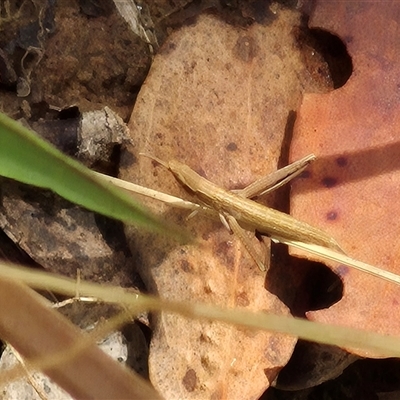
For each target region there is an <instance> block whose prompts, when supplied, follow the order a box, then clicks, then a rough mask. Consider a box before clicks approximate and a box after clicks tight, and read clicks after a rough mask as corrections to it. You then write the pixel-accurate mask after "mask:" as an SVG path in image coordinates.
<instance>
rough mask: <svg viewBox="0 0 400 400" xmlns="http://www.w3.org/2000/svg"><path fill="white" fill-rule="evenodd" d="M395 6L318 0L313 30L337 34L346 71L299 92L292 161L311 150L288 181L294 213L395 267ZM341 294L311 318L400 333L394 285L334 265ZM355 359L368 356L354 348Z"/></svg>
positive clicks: (399, 227)
mask: <svg viewBox="0 0 400 400" xmlns="http://www.w3.org/2000/svg"><path fill="white" fill-rule="evenodd" d="M399 17H400V5H399V3H397V2H384V3H374V2H372V3H371V2H340V3H332V2H324V1H319V2H317V5H316V9H315V12H314V14H313V15H312V18H311V20H310V25H311V26H312V27H317V28H322V29H325V30H328V31H330V32H332V33H333V34H337V35H338V36H339V37H340V38H341V39H342V40H343V41H344V42H345V43H346V44H347V47H348V51H349V53H350V55H351V56H352V59H353V65H354V72H353V74H352V76H351V78H350V79H349V81H348V82H347V83H346V85H345V86H344V87H342V88H340V89H339V90H336V91H334V92H331V93H329V94H323V95H319V94H312V95H311V94H308V95H306V96H305V97H304V99H303V103H302V105H301V108H300V111H299V115H298V119H297V123H296V126H295V132H294V141H293V146H292V158H293V159H297V158H298V157H300V156H302V155H305V154H308V153H310V152H313V153H315V154H316V155H317V158H318V159H319V160H317V162H316V163H314V165H313V167H312V170H311V173H310V176H309V179H303V180H302V181H301V184H298V185H295V186H294V198H293V203H292V210H293V215H294V216H295V217H296V218H299V219H303V220H306V221H308V222H309V223H311V224H313V225H316V226H318V227H320V228H323V229H325V230H326V231H327V232H328V233H330V234H332V236H333V237H334V238H336V239H337V240H338V242H339V243H340V244H341V246H343V248H344V249H345V251H346V252H347V253H348V254H349V255H350V256H352V257H354V258H356V259H360V260H362V261H365V262H368V263H370V264H373V265H376V266H379V267H381V268H383V269H385V270H388V271H392V272H395V273H397V274H398V273H399V272H400V263H399V258H400V257H399V256H400V246H399V240H398V237H399V235H400V221H399V218H398V215H399V213H400V209H399V207H400V203H399V201H398V196H399V192H400V172H399V166H400V164H399V154H400V153H399V139H398V131H399V125H400V117H399V116H400V110H399V108H400V106H399V104H400V103H399V79H398V77H399V65H400V63H399V53H398V44H397V43H398V32H399V21H400V19H399ZM332 269H333V271H334V272H336V273H337V274H338V275H340V277H341V278H342V279H343V282H344V295H343V298H342V299H341V300H340V301H339V302H338V303H336V304H335V305H333V306H332V307H330V308H329V309H325V310H320V311H315V312H312V313H309V314H308V317H309V318H310V319H312V320H316V321H321V322H326V323H331V324H340V325H347V326H352V327H357V328H363V329H366V330H370V331H375V332H380V333H387V334H390V335H399V334H400V316H399V312H400V302H399V299H400V288H399V287H398V286H396V285H394V284H392V283H388V282H385V281H383V280H379V279H378V278H376V277H371V276H368V275H366V274H365V273H362V272H357V271H355V270H351V269H349V268H348V267H346V266H343V265H332ZM354 351H355V353H356V354H360V355H363V356H376V355H372V354H370V353H367V354H366V353H364V352H361V351H357V350H354Z"/></svg>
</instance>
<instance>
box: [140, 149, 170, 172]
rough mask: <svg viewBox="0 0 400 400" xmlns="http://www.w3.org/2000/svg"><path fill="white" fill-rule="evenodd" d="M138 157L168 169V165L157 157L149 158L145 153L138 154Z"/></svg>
mask: <svg viewBox="0 0 400 400" xmlns="http://www.w3.org/2000/svg"><path fill="white" fill-rule="evenodd" d="M139 155H140V156H144V157H147V158H150V159H151V160H154V161H155V162H157V163H158V164H160V165H162V166H163V167H164V168H166V169H168V170H169V169H170V168H169V165H168V163H166V162H165V161H163V160H161V159H159V158H158V157H155V156H151V155H150V154H146V153H139Z"/></svg>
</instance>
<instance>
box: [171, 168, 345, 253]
mask: <svg viewBox="0 0 400 400" xmlns="http://www.w3.org/2000/svg"><path fill="white" fill-rule="evenodd" d="M169 169H170V170H171V172H172V173H173V174H174V175H175V177H176V178H177V179H178V180H179V181H180V182H181V183H182V184H183V185H185V186H187V187H188V188H189V189H190V190H191V191H193V192H194V193H195V194H196V196H197V197H198V198H199V200H201V201H202V202H204V203H205V204H207V205H208V206H209V207H210V208H213V209H214V210H215V211H217V212H219V213H221V214H228V215H231V216H232V217H234V218H235V219H236V220H237V221H238V222H239V224H240V225H241V226H242V227H243V228H245V229H253V230H254V229H255V230H257V231H258V232H260V233H261V234H264V235H267V236H271V237H274V236H277V237H281V238H283V239H289V240H295V241H302V242H305V243H312V244H317V245H321V246H325V247H328V248H332V249H335V250H338V251H341V252H342V250H341V248H340V246H339V245H338V243H337V242H336V241H335V240H334V239H333V238H331V237H330V236H329V235H327V234H326V233H325V232H324V231H322V230H320V229H318V228H314V227H312V226H311V225H308V224H306V223H305V222H301V221H298V220H297V219H295V218H293V217H291V216H290V215H288V214H285V213H282V212H280V211H277V210H274V209H272V208H269V207H266V206H263V205H262V204H259V203H257V202H255V201H253V200H250V199H247V198H245V197H242V196H240V195H237V194H235V193H232V192H230V191H227V190H224V189H222V188H220V187H219V186H217V185H215V184H214V183H212V182H210V181H208V180H207V179H205V178H203V177H202V176H200V175H199V174H197V173H196V172H195V171H193V170H192V169H191V168H190V167H188V166H187V165H185V164H182V163H180V162H179V161H171V162H170V163H169Z"/></svg>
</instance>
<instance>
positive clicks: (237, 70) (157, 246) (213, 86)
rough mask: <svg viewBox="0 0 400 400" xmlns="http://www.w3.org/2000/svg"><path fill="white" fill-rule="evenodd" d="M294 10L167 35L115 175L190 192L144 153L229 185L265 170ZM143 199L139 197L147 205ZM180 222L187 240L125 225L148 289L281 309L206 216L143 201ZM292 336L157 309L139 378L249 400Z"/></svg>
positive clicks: (180, 394) (207, 19) (285, 93)
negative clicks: (265, 20) (261, 20)
mask: <svg viewBox="0 0 400 400" xmlns="http://www.w3.org/2000/svg"><path fill="white" fill-rule="evenodd" d="M299 23H300V17H299V14H296V13H293V12H289V11H281V12H280V17H279V18H277V19H276V20H275V21H273V22H272V23H271V24H270V25H268V26H262V25H257V24H254V25H253V26H252V27H250V28H248V29H243V28H240V27H234V26H230V25H228V24H226V23H225V22H223V21H221V20H219V19H218V18H216V17H213V16H202V17H200V18H199V19H198V20H197V22H196V23H195V24H194V25H192V26H188V27H185V28H182V29H181V30H179V31H178V32H175V33H174V34H172V35H171V36H170V38H169V39H168V40H167V42H166V43H165V44H164V46H163V47H162V48H161V50H160V53H159V54H158V55H157V56H156V58H155V60H154V63H153V66H152V69H151V70H150V73H149V76H148V78H147V81H146V82H145V84H144V85H143V87H142V91H141V93H140V95H139V97H138V99H137V102H136V105H135V109H134V112H133V114H132V117H131V122H130V129H131V134H132V139H133V142H134V143H135V146H134V147H132V148H128V149H127V151H126V153H125V154H124V155H123V156H122V165H123V171H122V178H123V179H126V180H130V181H132V182H135V183H139V184H141V185H143V186H147V187H151V188H155V189H158V190H161V191H163V192H165V193H171V194H174V195H178V196H180V197H182V198H186V199H190V195H189V194H188V193H187V192H185V191H184V190H183V189H182V187H180V186H179V184H178V183H177V182H176V181H175V180H174V178H173V177H172V176H171V174H170V172H168V171H166V170H165V169H164V168H162V167H160V166H158V165H155V164H154V163H152V162H151V161H150V160H149V159H148V158H144V157H139V153H140V152H143V153H146V154H151V155H154V156H157V157H159V158H161V159H163V160H166V161H168V160H170V159H178V160H179V161H182V162H184V163H187V164H188V165H189V166H190V167H192V168H194V169H195V170H197V171H198V172H199V173H201V174H202V175H204V176H206V177H207V178H208V179H209V180H211V181H212V182H215V183H216V184H218V185H220V186H222V187H224V188H227V189H233V188H238V187H244V186H246V185H247V184H249V183H251V182H252V181H253V180H255V179H257V178H259V177H260V176H263V175H265V174H266V173H268V172H269V171H272V170H275V169H276V166H277V162H278V158H279V156H280V153H281V147H282V143H283V139H284V133H285V127H286V124H287V118H288V115H289V113H290V112H291V110H294V109H296V108H297V105H298V103H299V100H300V96H301V92H302V90H303V88H304V86H306V85H307V84H308V83H307V79H309V78H308V76H309V75H308V72H307V71H306V70H305V69H304V67H303V65H302V63H301V56H300V53H299V51H298V49H297V47H296V44H295V41H294V39H293V36H292V34H291V31H292V27H293V26H294V25H297V24H299ZM148 203H150V201H148ZM148 205H149V206H152V207H153V208H154V209H155V210H156V211H157V212H158V213H164V215H165V216H167V217H168V218H171V219H172V220H174V221H175V222H178V223H180V224H181V225H182V226H185V228H187V229H188V230H189V231H190V232H192V233H193V235H194V236H195V237H196V243H193V244H190V245H187V246H183V247H178V246H177V245H176V243H173V242H171V241H170V240H169V239H168V238H161V237H159V236H157V237H156V236H151V235H148V234H143V233H141V232H138V231H136V230H135V229H134V228H128V230H127V234H128V236H129V237H130V241H131V245H132V248H133V250H134V251H135V253H136V254H137V255H138V260H139V265H140V273H141V275H142V277H143V279H144V281H145V282H146V284H147V286H148V288H149V289H150V290H151V291H152V292H153V293H157V294H159V295H160V296H161V297H164V298H168V299H176V300H178V299H179V300H185V299H187V300H190V301H196V300H197V301H204V302H209V303H213V304H218V305H220V306H227V307H245V308H247V309H250V310H265V311H267V312H274V313H284V314H285V313H287V312H288V311H287V308H286V307H285V306H284V305H283V304H282V303H281V302H280V301H279V300H278V299H277V298H276V297H275V296H274V295H272V294H270V293H268V292H267V291H266V290H265V288H264V276H263V274H262V273H260V271H259V270H258V268H257V267H256V266H255V265H254V263H253V261H252V260H251V258H250V257H249V256H248V254H247V253H246V252H245V250H244V249H243V247H242V246H241V244H240V243H238V241H237V240H236V239H235V238H234V237H232V236H230V235H229V233H228V232H227V231H226V229H225V228H224V227H223V226H222V225H221V224H220V223H217V222H210V221H208V220H205V219H204V218H203V217H200V216H197V217H194V218H193V219H191V220H189V221H186V219H185V217H186V215H185V214H184V213H182V212H181V211H177V210H172V209H170V208H169V207H167V206H165V205H162V204H159V203H157V204H153V203H150V204H148ZM294 343H295V341H294V339H292V338H288V337H285V336H283V335H276V334H269V333H267V332H258V333H254V332H253V333H251V332H248V331H244V330H239V329H237V328H234V327H227V326H224V325H221V324H218V323H209V322H204V321H192V320H187V319H184V318H182V317H180V316H175V315H169V314H167V313H163V314H162V315H161V316H159V317H158V318H157V319H156V320H155V321H154V333H153V337H152V342H151V349H150V361H149V362H150V367H149V369H150V378H151V381H152V383H153V385H154V386H155V387H156V389H157V390H158V391H159V392H160V393H162V394H163V395H164V396H165V397H166V398H167V399H175V398H185V399H200V398H201V399H203V398H230V399H234V398H237V399H239V398H240V399H242V398H246V399H252V398H258V397H259V396H260V394H261V393H262V392H263V391H264V390H265V389H266V388H267V387H268V386H269V385H270V383H271V381H272V380H273V379H274V378H275V377H276V375H277V372H278V371H279V369H280V368H281V367H282V366H283V365H284V364H285V363H286V362H287V360H288V358H289V357H290V355H291V352H292V349H293V345H294Z"/></svg>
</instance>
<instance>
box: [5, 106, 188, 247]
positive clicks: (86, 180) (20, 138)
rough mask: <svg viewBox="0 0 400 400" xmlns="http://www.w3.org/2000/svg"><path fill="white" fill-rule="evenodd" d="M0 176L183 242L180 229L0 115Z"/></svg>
mask: <svg viewBox="0 0 400 400" xmlns="http://www.w3.org/2000/svg"><path fill="white" fill-rule="evenodd" d="M0 175H2V176H5V177H7V178H11V179H15V180H17V181H20V182H24V183H27V184H30V185H34V186H38V187H42V188H46V189H50V190H52V191H54V192H56V193H58V194H59V195H60V196H62V197H64V198H65V199H67V200H69V201H72V202H73V203H76V204H79V205H81V206H83V207H85V208H87V209H90V210H93V211H96V212H98V213H100V214H103V215H106V216H108V217H112V218H115V219H118V220H121V221H124V222H126V223H130V224H135V225H138V226H141V227H144V228H146V229H149V230H153V231H158V232H162V233H168V235H174V236H175V237H176V238H177V239H180V240H182V239H183V235H182V229H180V230H178V229H177V228H175V227H173V226H170V225H168V226H167V225H166V224H165V223H162V222H161V221H159V220H158V219H157V218H156V217H154V216H153V215H151V213H149V212H148V211H147V210H146V209H145V208H144V207H142V206H141V205H139V204H137V203H136V202H135V201H134V200H133V199H132V198H131V197H130V196H128V195H127V194H126V193H125V192H123V191H122V190H120V189H118V188H116V187H114V186H113V185H112V184H109V183H107V182H105V180H104V179H101V178H99V177H97V176H95V174H93V173H92V172H91V171H90V170H89V169H88V168H86V167H85V166H84V165H82V164H80V163H79V162H78V161H75V160H73V159H72V158H70V157H67V156H66V155H64V154H62V153H61V152H60V151H59V150H57V149H56V148H55V147H53V146H52V145H50V144H49V143H47V142H46V141H44V140H42V139H41V138H39V137H38V136H37V135H36V134H35V133H34V132H32V131H30V130H29V129H27V128H25V127H24V126H22V125H21V124H19V123H18V122H16V121H14V120H12V119H11V118H9V117H7V116H6V115H5V114H2V113H0Z"/></svg>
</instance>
